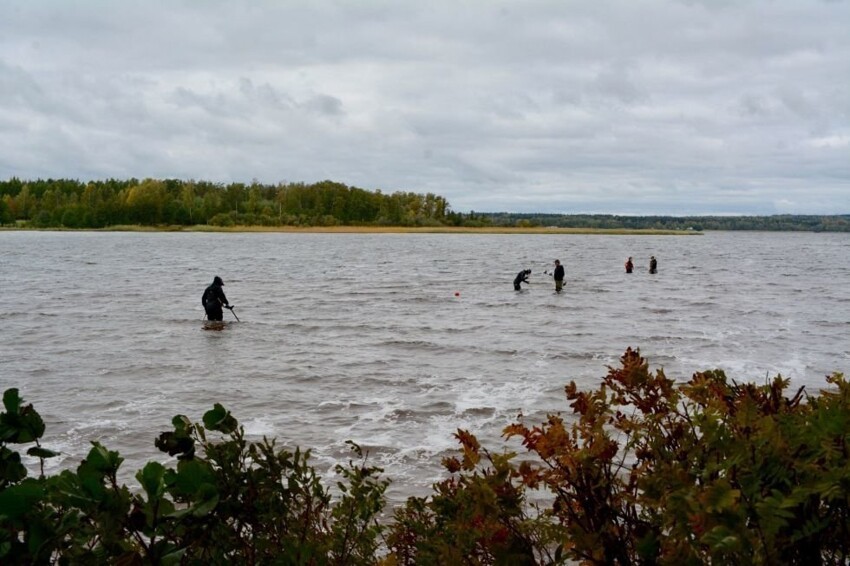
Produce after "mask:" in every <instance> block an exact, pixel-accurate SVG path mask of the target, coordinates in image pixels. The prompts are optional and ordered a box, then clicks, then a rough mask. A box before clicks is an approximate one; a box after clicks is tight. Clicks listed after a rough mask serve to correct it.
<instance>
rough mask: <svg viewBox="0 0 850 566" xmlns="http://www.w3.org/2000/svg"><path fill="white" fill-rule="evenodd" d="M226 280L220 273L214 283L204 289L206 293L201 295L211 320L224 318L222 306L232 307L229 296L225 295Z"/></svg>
mask: <svg viewBox="0 0 850 566" xmlns="http://www.w3.org/2000/svg"><path fill="white" fill-rule="evenodd" d="M223 286H224V281H222V280H221V277H219V276H218V275H216V276H215V278H214V279H213V282H212V284H211V285H210V286H209V287H207V288H206V289H204V294H203V295H202V296H201V304H202V305H204V310H205V311H206V312H207V318H208V319H209V320H222V319H223V318H224V316H223V314H222V312H223V311H222V310H221V307H222V306H224V307H225V308H228V309H229V308H231V307H230V303H229V302H228V301H227V297H226V296H225V295H224V289H222V287H223Z"/></svg>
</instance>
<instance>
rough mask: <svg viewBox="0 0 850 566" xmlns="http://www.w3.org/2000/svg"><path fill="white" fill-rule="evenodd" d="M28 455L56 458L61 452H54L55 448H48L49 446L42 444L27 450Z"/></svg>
mask: <svg viewBox="0 0 850 566" xmlns="http://www.w3.org/2000/svg"><path fill="white" fill-rule="evenodd" d="M27 455H29V456H35V457H36V458H54V457H56V456H59V452H54V451H53V450H48V449H47V448H41V447H40V446H33V447H32V448H30V449H29V450H27Z"/></svg>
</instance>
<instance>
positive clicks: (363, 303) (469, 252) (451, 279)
mask: <svg viewBox="0 0 850 566" xmlns="http://www.w3.org/2000/svg"><path fill="white" fill-rule="evenodd" d="M0 254H2V258H3V263H2V270H0V285H2V288H3V289H4V291H5V292H4V297H3V299H2V301H3V304H2V309H0V364H2V372H0V386H2V387H3V388H4V389H5V388H7V387H13V386H14V387H19V388H20V390H21V394H22V395H23V396H24V397H25V398H26V399H27V400H29V401H31V402H33V403H34V404H35V405H36V407H37V408H38V409H39V411H41V412H42V414H43V415H44V416H45V418H46V421H47V439H46V441H45V445H47V446H48V447H51V448H57V449H60V450H62V451H63V453H64V454H65V459H64V461H59V462H57V463H56V464H61V465H63V466H71V465H75V464H76V462H77V461H79V459H80V458H81V457H82V455H83V454H84V453H85V452H86V451H87V449H88V446H89V444H88V442H89V441H90V440H100V441H101V442H103V443H104V444H105V445H106V446H108V447H109V448H111V449H114V450H118V451H120V452H121V454H122V456H124V457H125V458H126V463H125V473H126V476H127V478H128V481H135V480H132V474H133V473H134V472H135V470H137V469H138V468H140V467H141V464H142V463H143V462H145V461H147V460H149V459H152V458H157V459H164V458H165V456H164V455H161V454H159V453H158V451H157V450H156V449H155V448H154V446H153V440H154V438H155V437H156V435H157V434H158V433H159V432H161V431H163V430H167V429H169V428H170V424H169V423H170V422H171V417H172V416H173V415H175V414H178V413H180V414H186V415H187V416H189V417H190V418H192V419H194V420H200V418H201V416H202V415H203V412H204V411H206V410H208V409H209V408H210V407H212V404H213V403H216V402H220V403H222V404H223V405H225V407H227V408H228V409H230V410H231V411H232V412H233V414H234V415H235V416H236V417H237V418H238V419H239V420H240V421H241V422H242V424H244V426H245V427H246V429H247V432H248V433H249V434H251V435H256V436H261V435H267V436H274V437H277V438H278V440H279V442H280V443H281V444H282V445H285V446H294V445H295V444H300V445H301V446H304V447H311V448H313V449H314V456H315V462H316V463H317V464H318V465H319V466H320V467H323V468H324V467H328V466H331V465H332V464H333V463H334V462H336V461H337V460H339V459H347V458H348V456H349V453H348V450H347V447H346V445H345V441H346V440H347V439H352V440H354V441H356V442H358V443H360V444H361V445H363V446H364V447H366V448H367V449H368V450H369V451H370V458H371V459H372V461H377V462H378V463H379V464H380V465H382V466H384V467H385V468H386V471H387V474H388V475H389V476H391V477H392V478H393V479H394V484H393V488H392V489H393V491H392V492H391V495H392V496H394V497H403V496H405V495H408V494H411V493H423V492H425V491H427V489H428V486H429V485H430V483H431V482H433V481H434V480H435V479H436V478H437V477H438V476H439V474H440V472H441V470H440V466H439V459H440V457H441V456H444V455H446V454H447V453H449V451H450V450H453V449H454V448H455V442H454V440H453V437H452V433H453V432H454V431H456V430H457V429H458V428H465V429H469V430H471V431H473V432H475V433H477V434H478V435H479V436H480V437H481V438H482V440H483V442H484V443H485V445H487V446H491V447H497V446H499V445H500V443H501V439H500V432H501V429H502V428H503V427H504V426H505V425H507V424H509V423H510V422H512V421H513V419H515V417H516V415H517V414H519V413H522V414H524V415H525V418H526V419H527V422H534V421H535V420H542V419H543V418H544V417H545V415H546V413H547V412H551V411H566V410H568V407H567V406H566V403H565V402H564V396H563V386H564V385H565V384H566V383H567V382H568V381H570V380H575V381H576V382H577V383H578V384H579V385H580V386H584V387H591V386H593V385H595V384H596V383H597V382H598V380H599V377H600V376H601V375H603V374H604V373H605V372H606V366H608V365H614V364H616V363H617V360H618V358H619V356H620V354H622V352H623V350H624V349H625V348H626V347H627V346H635V347H639V348H640V349H641V352H642V353H643V354H644V355H645V356H647V357H648V358H649V360H650V363H651V364H652V365H653V367H663V368H664V369H665V371H666V373H667V375H668V376H671V377H676V378H679V379H687V378H689V377H690V375H691V374H692V373H693V372H694V371H698V370H703V369H709V368H721V369H724V370H726V371H727V373H728V374H729V375H730V376H731V377H734V378H736V379H738V380H763V379H765V378H766V377H767V376H771V375H775V374H776V373H781V374H782V375H784V376H788V377H791V378H792V380H793V381H794V382H795V384H808V385H813V386H815V387H818V386H820V385H821V384H823V376H825V375H826V374H828V373H831V372H832V371H835V370H846V369H847V366H848V359H850V347H848V345H847V341H846V336H847V334H848V331H850V286H847V285H846V284H845V282H846V281H848V280H850V278H848V275H850V267H848V266H849V265H850V261H848V260H850V235H846V234H773V233H770V234H768V233H709V234H706V235H704V236H692V237H670V236H579V235H557V236H556V235H425V234H422V235H410V234H407V235H400V234H349V235H344V234H342V235H340V234H202V233H185V234H183V233H167V234H166V233H162V234H158V233H154V234H142V233H84V232H80V233H65V232H61V233H60V232H53V233H51V232H37V233H36V232H0ZM651 255H654V256H656V257H657V258H658V260H659V272H658V273H657V274H655V275H650V274H649V273H648V261H649V257H650V256H651ZM628 256H633V257H634V261H635V272H634V273H632V274H626V273H624V270H623V262H624V261H625V258H626V257H628ZM556 258H557V259H560V260H561V262H562V263H563V264H564V266H565V268H566V281H565V287H564V292H563V293H561V294H556V293H555V292H554V284H553V282H552V280H551V278H550V277H549V276H548V275H546V274H545V273H544V271H546V270H549V271H551V269H552V265H553V260H554V259H556ZM521 269H532V276H531V278H530V285H529V286H528V287H527V289H525V290H524V291H523V292H521V293H517V292H514V290H513V286H512V281H513V278H514V276H515V275H516V273H517V272H518V271H519V270H521ZM214 275H220V276H221V277H222V278H223V279H224V280H225V283H226V292H227V296H228V298H229V299H230V300H231V301H232V302H233V303H234V304H236V305H238V313H239V314H238V316H239V319H240V320H241V322H236V319H235V317H234V318H232V319H231V318H230V313H225V321H224V322H223V323H219V324H213V323H209V321H204V320H203V319H204V312H203V309H202V307H201V304H200V296H201V293H202V292H203V290H204V288H205V287H206V286H207V285H208V284H209V283H210V281H211V280H212V277H213V276H214ZM201 329H203V330H209V331H199V330H201ZM512 448H513V449H516V450H520V449H521V447H519V446H512ZM56 464H54V465H56Z"/></svg>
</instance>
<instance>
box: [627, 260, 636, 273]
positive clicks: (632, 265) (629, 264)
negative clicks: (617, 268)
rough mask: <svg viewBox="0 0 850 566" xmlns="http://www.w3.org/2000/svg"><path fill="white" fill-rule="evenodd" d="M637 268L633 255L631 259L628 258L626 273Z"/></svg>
mask: <svg viewBox="0 0 850 566" xmlns="http://www.w3.org/2000/svg"><path fill="white" fill-rule="evenodd" d="M634 268H635V264H634V263H632V257H631V256H629V259H627V260H626V273H631V272H632V270H633V269H634Z"/></svg>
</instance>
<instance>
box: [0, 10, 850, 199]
mask: <svg viewBox="0 0 850 566" xmlns="http://www.w3.org/2000/svg"><path fill="white" fill-rule="evenodd" d="M12 176H17V177H19V178H24V179H33V178H38V177H42V178H45V177H54V178H58V177H65V178H75V179H80V180H84V181H85V180H89V179H104V178H129V177H136V178H145V177H156V178H166V177H168V178H180V179H197V180H201V179H203V180H210V181H214V182H224V183H226V182H231V181H240V182H248V183H249V182H251V181H252V180H254V179H256V180H258V181H260V182H262V183H278V182H299V181H303V182H307V183H311V182H315V181H320V180H323V179H331V180H334V181H339V182H342V183H345V184H348V185H353V186H357V187H361V188H365V189H370V190H374V189H381V190H382V191H384V192H393V191H396V190H404V191H413V192H422V193H424V192H433V193H436V194H439V195H442V196H445V197H446V198H447V199H448V200H449V202H450V204H451V205H452V208H453V209H454V210H458V211H464V212H466V211H469V210H470V209H472V210H476V211H514V212H561V213H586V212H589V213H614V214H673V215H684V214H776V213H801V214H806V213H812V214H831V213H850V0H809V1H804V0H774V1H767V0H765V1H758V0H752V1H747V0H740V1H737V0H704V1H701V0H666V1H664V0H621V1H616V2H614V1H606V0H585V1H571V0H546V1H535V0H517V1H497V0H472V1H470V0H447V1H443V0H427V1H418V0H417V1H413V0H394V1H389V0H388V1H373V0H357V1H355V0H351V1H329V0H328V1H326V0H309V1H307V0H304V1H296V0H290V1H283V0H277V1H272V0H268V1H259V0H256V1H251V0H245V1H237V0H232V1H215V0H194V1H181V0H161V1H160V0H146V1H132V2H130V1H120V0H103V1H96V2H95V1H87V0H77V1H74V0H53V1H46V0H45V1H42V0H21V1H18V0H0V178H3V179H7V178H9V177H12Z"/></svg>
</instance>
